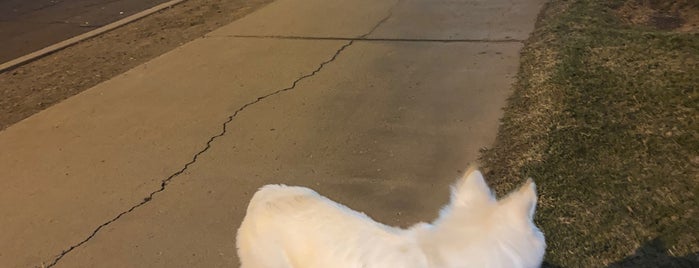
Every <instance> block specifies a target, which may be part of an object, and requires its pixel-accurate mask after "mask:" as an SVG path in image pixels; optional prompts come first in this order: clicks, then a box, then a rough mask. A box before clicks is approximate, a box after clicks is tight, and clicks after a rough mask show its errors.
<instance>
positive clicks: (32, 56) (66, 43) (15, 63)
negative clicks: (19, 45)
mask: <svg viewBox="0 0 699 268" xmlns="http://www.w3.org/2000/svg"><path fill="white" fill-rule="evenodd" d="M184 1H187V0H172V1H169V2H166V3H162V4H160V5H157V6H154V7H151V8H149V9H146V10H144V11H141V12H138V13H136V14H133V15H131V16H128V17H126V18H123V19H121V20H118V21H115V22H112V23H110V24H107V25H105V26H102V27H100V28H97V29H94V30H92V31H89V32H87V33H84V34H81V35H78V36H75V37H72V38H70V39H67V40H63V41H61V42H58V43H56V44H53V45H50V46H48V47H45V48H43V49H40V50H37V51H34V52H32V53H29V54H27V55H24V56H21V57H19V58H16V59H14V60H11V61H8V62H5V63H3V64H0V73H2V72H5V71H8V70H12V69H14V68H17V67H19V66H21V65H23V64H25V63H29V62H32V61H34V60H37V59H39V58H42V57H44V56H47V55H49V54H51V53H54V52H56V51H59V50H61V49H64V48H67V47H70V46H72V45H75V44H77V43H79V42H82V41H84V40H87V39H90V38H93V37H95V36H98V35H100V34H103V33H106V32H109V31H111V30H114V29H116V28H119V27H121V26H124V25H126V24H129V23H131V22H134V21H137V20H139V19H142V18H144V17H146V16H148V15H151V14H153V13H155V12H158V11H161V10H163V9H166V8H169V7H173V6H175V5H177V4H179V3H182V2H184Z"/></svg>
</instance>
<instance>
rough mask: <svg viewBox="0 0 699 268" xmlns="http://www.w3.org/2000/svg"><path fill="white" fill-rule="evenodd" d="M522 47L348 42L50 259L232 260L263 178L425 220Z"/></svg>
mask: <svg viewBox="0 0 699 268" xmlns="http://www.w3.org/2000/svg"><path fill="white" fill-rule="evenodd" d="M520 46H521V45H520V44H480V43H478V44H474V43H450V44H444V43H440V44H425V43H408V44H403V43H400V44H396V43H392V42H387V43H383V42H378V43H377V42H355V43H354V44H353V45H351V46H349V47H348V48H347V49H345V50H344V51H343V52H342V53H341V54H340V55H339V56H338V57H337V59H336V60H335V61H333V62H332V63H330V64H328V65H326V66H325V67H324V68H323V70H321V71H320V72H318V73H317V74H316V75H314V76H312V77H309V78H308V79H306V80H303V81H302V82H300V83H299V84H298V85H297V87H296V88H295V89H294V90H292V91H288V92H285V93H282V94H280V95H276V96H273V97H271V98H269V99H266V100H265V101H264V102H260V103H258V104H256V105H254V106H251V107H250V108H249V109H246V110H245V111H244V112H242V113H240V114H239V115H238V116H237V117H236V118H235V120H234V121H233V122H232V123H231V124H230V125H229V128H228V132H229V133H228V134H227V135H225V136H223V137H221V138H220V139H217V140H216V141H215V142H214V143H213V144H212V148H211V149H210V150H209V151H208V152H207V153H206V154H205V155H202V157H201V158H200V159H199V160H198V161H197V163H196V165H194V166H192V168H191V169H189V170H188V171H187V173H186V174H184V175H183V176H181V177H180V178H177V180H175V181H173V183H172V185H170V186H169V188H168V190H167V191H165V192H163V193H162V194H159V195H158V196H156V198H155V199H154V200H153V202H151V203H149V204H148V205H147V206H144V207H143V208H141V209H138V210H137V211H134V212H133V213H131V214H129V215H127V216H125V217H124V218H122V219H120V220H119V221H118V222H115V224H113V225H111V226H110V227H109V229H107V230H105V232H103V233H101V234H99V235H98V236H96V237H95V238H94V239H93V240H91V241H89V242H88V243H86V244H85V245H84V246H83V247H81V248H80V249H78V250H76V251H75V252H74V253H73V254H71V255H69V256H68V257H66V258H64V259H63V260H62V262H61V265H60V266H59V267H95V266H100V267H124V266H128V267H134V266H141V265H142V264H143V263H148V266H149V267H176V266H187V267H236V266H237V257H236V253H235V231H236V229H237V227H238V225H239V223H240V220H241V219H242V217H243V215H244V214H245V208H246V205H247V200H248V199H249V198H250V197H251V194H252V193H253V192H254V191H255V190H256V189H257V188H258V187H260V186H262V185H263V184H266V183H286V184H293V185H305V186H309V187H313V188H314V189H317V190H318V191H320V192H321V193H323V194H326V195H327V196H329V197H331V198H333V199H336V200H339V201H341V202H342V203H344V204H347V205H349V206H351V207H353V208H356V209H360V210H362V211H365V212H367V213H368V215H370V216H372V217H374V218H376V219H378V220H381V221H383V222H386V223H389V224H393V225H402V226H406V225H409V224H413V223H415V222H416V221H419V220H430V219H432V218H433V217H435V216H436V214H437V211H438V210H439V208H440V207H441V206H442V205H443V204H444V203H445V202H446V200H447V199H448V186H449V184H450V183H452V182H453V180H454V179H455V178H457V176H458V171H459V170H460V169H463V168H464V167H465V165H466V163H468V162H471V161H474V160H476V158H477V155H478V150H479V148H480V147H482V146H486V145H488V144H491V143H492V141H493V138H494V134H495V132H496V130H497V122H498V121H497V119H498V115H499V110H500V107H502V105H503V104H504V100H505V97H506V96H507V94H508V92H509V90H508V88H509V85H510V83H511V82H512V81H513V75H514V74H515V72H516V70H517V60H516V59H517V57H518V53H517V51H518V49H519V48H520ZM482 77H493V78H495V77H497V78H498V79H479V78H482Z"/></svg>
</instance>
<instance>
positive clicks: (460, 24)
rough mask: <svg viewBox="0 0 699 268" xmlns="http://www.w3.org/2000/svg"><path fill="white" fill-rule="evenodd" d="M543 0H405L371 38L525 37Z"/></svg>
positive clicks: (493, 38) (470, 38)
mask: <svg viewBox="0 0 699 268" xmlns="http://www.w3.org/2000/svg"><path fill="white" fill-rule="evenodd" d="M544 2H545V1H543V0H526V1H513V0H443V1H433V0H402V1H401V2H400V4H398V6H396V8H395V9H394V10H393V15H392V16H391V18H390V19H389V20H387V21H386V23H384V24H383V25H381V28H379V29H377V30H376V31H375V32H374V33H373V34H371V35H370V36H369V37H370V38H398V39H401V38H404V39H448V40H507V39H515V40H524V39H527V37H528V36H529V33H530V32H531V31H532V30H534V23H533V20H532V18H533V17H532V14H537V13H538V12H539V10H540V9H541V8H542V6H543V4H544Z"/></svg>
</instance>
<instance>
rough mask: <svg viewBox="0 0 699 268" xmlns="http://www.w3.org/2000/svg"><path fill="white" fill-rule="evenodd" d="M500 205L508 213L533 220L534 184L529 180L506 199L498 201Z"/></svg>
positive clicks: (534, 205)
mask: <svg viewBox="0 0 699 268" xmlns="http://www.w3.org/2000/svg"><path fill="white" fill-rule="evenodd" d="M500 202H501V204H502V205H503V206H505V207H507V208H508V212H510V213H515V215H518V216H522V217H527V218H528V219H530V220H531V219H533V217H534V212H535V210H536V202H537V196H536V184H535V183H534V181H533V180H532V179H531V178H530V179H527V182H525V183H524V185H522V186H521V187H519V189H517V190H516V191H514V192H512V193H510V195H508V196H507V197H506V198H504V199H503V200H501V201H500Z"/></svg>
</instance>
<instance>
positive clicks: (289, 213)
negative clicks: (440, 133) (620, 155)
mask: <svg viewBox="0 0 699 268" xmlns="http://www.w3.org/2000/svg"><path fill="white" fill-rule="evenodd" d="M535 188H536V187H535V185H534V182H533V181H532V180H531V179H529V180H528V181H527V183H526V184H525V185H524V186H522V187H521V188H520V189H519V190H516V191H514V192H513V193H511V194H510V195H508V196H507V197H506V198H503V199H502V200H499V201H496V200H495V197H494V196H493V194H492V193H491V191H490V188H488V185H487V184H486V183H485V181H484V180H483V176H482V175H481V173H480V172H479V171H477V170H475V169H470V170H469V171H468V172H466V174H465V176H464V178H462V179H461V180H459V181H458V182H457V183H456V185H454V186H452V189H451V201H450V204H449V205H447V206H446V207H444V208H443V209H442V210H441V212H440V216H439V218H438V219H437V220H435V221H434V222H433V223H432V224H427V223H420V224H417V225H415V226H413V227H411V228H409V229H407V230H406V229H400V228H395V227H390V226H387V225H384V224H381V223H378V222H376V221H374V220H372V219H371V218H369V217H368V216H366V215H364V214H363V213H360V212H357V211H354V210H352V209H349V208H347V207H345V206H343V205H341V204H338V203H336V202H333V201H331V200H329V199H327V198H325V197H323V196H321V195H319V194H318V193H316V192H315V191H313V190H311V189H308V188H304V187H292V186H285V185H267V186H264V187H262V188H260V190H259V191H258V192H257V193H255V195H254V196H253V197H252V200H251V201H250V204H249V205H248V210H247V215H246V216H245V219H244V220H243V223H242V225H241V226H240V229H239V230H238V236H237V247H238V256H239V257H240V262H241V263H242V267H243V268H287V267H293V268H345V267H347V268H350V267H351V268H374V267H375V268H403V267H406V268H412V267H415V268H418V267H420V268H426V267H433V268H436V267H443V268H456V267H459V268H465V267H478V268H484V267H508V268H513V267H539V266H540V265H541V262H542V260H543V256H544V252H545V249H546V243H545V242H544V235H543V234H542V233H541V232H540V231H539V229H538V228H537V227H536V226H535V225H534V223H533V221H532V217H533V216H534V209H535V207H536V200H537V197H536V189H535Z"/></svg>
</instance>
